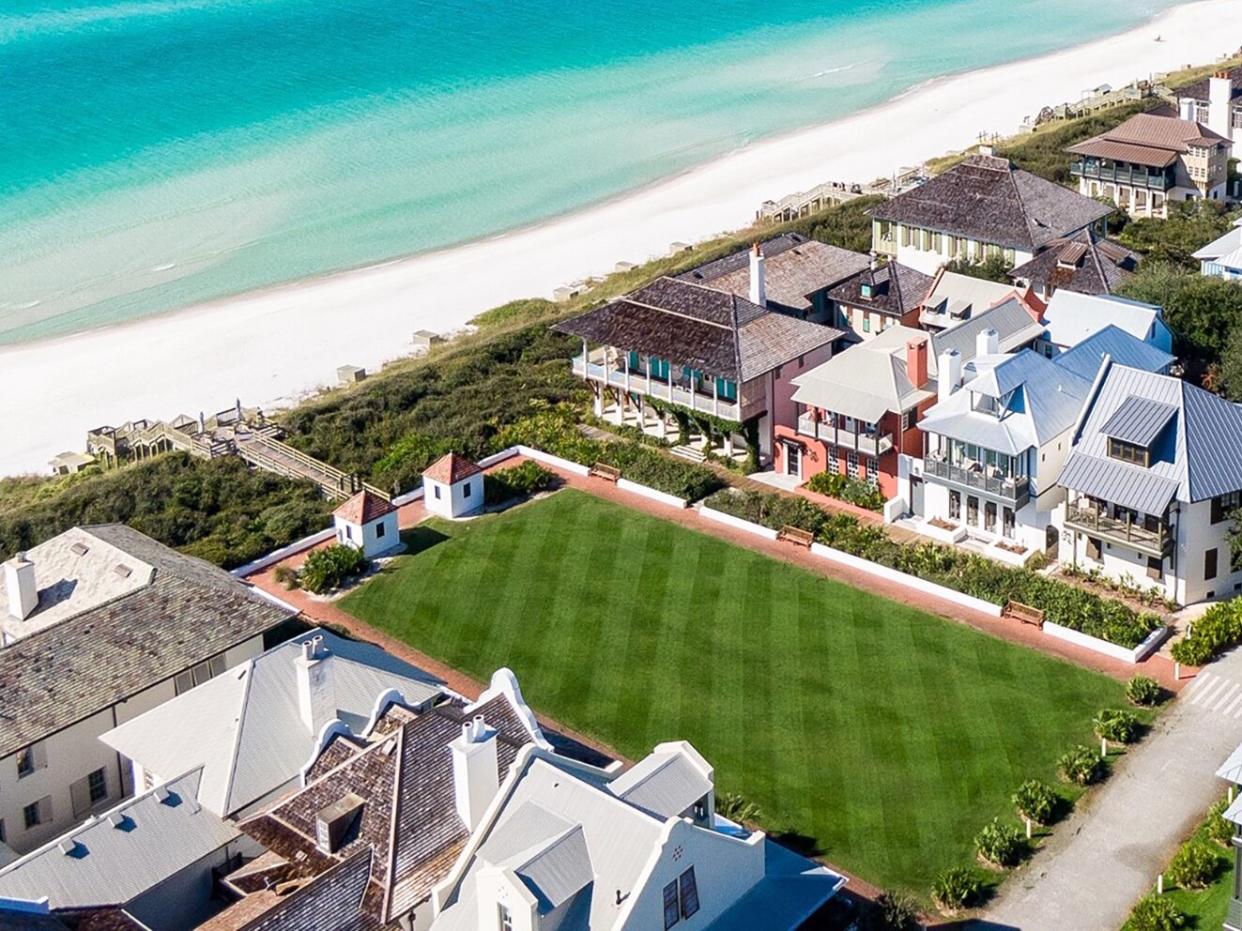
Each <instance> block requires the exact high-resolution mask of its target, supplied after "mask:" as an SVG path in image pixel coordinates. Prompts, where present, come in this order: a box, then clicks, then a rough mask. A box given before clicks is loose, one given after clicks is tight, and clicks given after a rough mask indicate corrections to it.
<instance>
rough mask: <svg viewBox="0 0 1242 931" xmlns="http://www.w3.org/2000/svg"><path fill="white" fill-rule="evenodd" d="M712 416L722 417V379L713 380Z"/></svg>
mask: <svg viewBox="0 0 1242 931" xmlns="http://www.w3.org/2000/svg"><path fill="white" fill-rule="evenodd" d="M712 416H713V417H719V416H720V379H719V378H713V379H712Z"/></svg>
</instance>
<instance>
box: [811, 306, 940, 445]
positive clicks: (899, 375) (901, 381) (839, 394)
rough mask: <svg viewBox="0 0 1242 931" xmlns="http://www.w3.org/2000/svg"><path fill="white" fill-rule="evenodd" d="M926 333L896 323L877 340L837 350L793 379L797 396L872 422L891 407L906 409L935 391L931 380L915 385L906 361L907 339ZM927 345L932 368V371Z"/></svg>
mask: <svg viewBox="0 0 1242 931" xmlns="http://www.w3.org/2000/svg"><path fill="white" fill-rule="evenodd" d="M927 338H928V336H927V334H926V333H924V332H923V331H922V330H915V329H912V328H910V327H905V326H893V327H889V328H888V329H886V330H885V331H884V332H883V333H881V334H879V335H878V336H876V337H875V338H874V339H870V340H867V341H866V342H863V343H859V344H858V345H856V346H852V347H850V348H849V349H847V350H845V351H844V352H841V353H838V354H837V355H835V356H833V357H832V358H831V359H829V360H828V361H827V362H824V363H823V364H822V365H817V366H815V368H813V369H811V370H810V371H809V372H803V373H802V374H801V375H799V376H798V377H796V378H795V379H793V383H794V385H795V386H796V388H797V390H796V391H795V392H794V395H793V399H794V400H795V401H798V402H800V403H802V404H809V405H811V406H812V407H818V408H820V409H822V410H830V411H835V412H836V413H839V414H845V415H846V416H847V417H855V418H857V419H859V420H864V421H867V422H869V423H875V422H877V421H878V420H879V419H880V418H881V417H883V416H884V414H885V413H886V412H888V411H904V410H908V409H909V408H911V407H913V406H914V405H915V404H918V403H919V402H920V401H923V400H926V399H927V398H930V397H931V396H932V395H933V394H935V393H936V383H935V381H934V380H930V379H929V380H928V382H927V383H926V384H924V385H923V386H922V387H915V386H914V385H913V384H912V383H911V381H910V378H909V372H908V371H907V366H906V361H907V360H906V344H907V343H908V342H909V341H910V340H912V339H919V340H926V339H927ZM931 355H932V350H931V347H930V346H929V347H928V372H929V374H930V372H931V371H932V368H933V363H932V360H931V358H930V357H931Z"/></svg>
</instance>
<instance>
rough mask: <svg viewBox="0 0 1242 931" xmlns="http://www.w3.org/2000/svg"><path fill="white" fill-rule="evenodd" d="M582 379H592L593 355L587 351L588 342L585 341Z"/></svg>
mask: <svg viewBox="0 0 1242 931" xmlns="http://www.w3.org/2000/svg"><path fill="white" fill-rule="evenodd" d="M582 377H583V378H590V377H591V353H590V351H589V350H588V349H587V341H586V340H585V339H583V341H582Z"/></svg>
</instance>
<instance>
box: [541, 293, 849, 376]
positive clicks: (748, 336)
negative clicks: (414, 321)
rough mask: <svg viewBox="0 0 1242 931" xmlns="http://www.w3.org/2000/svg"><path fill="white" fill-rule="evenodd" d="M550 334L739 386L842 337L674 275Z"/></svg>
mask: <svg viewBox="0 0 1242 931" xmlns="http://www.w3.org/2000/svg"><path fill="white" fill-rule="evenodd" d="M552 329H554V330H557V331H558V332H561V333H568V334H569V335H570V336H577V337H580V338H582V339H586V340H590V341H591V342H595V343H602V344H603V345H606V346H614V347H616V348H618V349H621V350H623V351H627V352H638V353H641V354H642V355H652V356H657V357H659V358H661V359H667V360H668V361H669V362H671V363H672V364H673V365H683V366H689V367H691V368H693V369H697V370H699V371H702V372H703V373H704V374H706V375H707V376H709V377H715V378H728V379H731V380H734V381H737V382H744V381H749V380H750V379H752V378H756V377H758V376H760V375H764V374H766V373H767V372H770V371H772V370H773V369H775V368H778V367H779V366H781V365H783V364H784V363H786V362H788V361H790V360H791V359H796V358H797V357H798V356H800V355H803V354H805V353H808V352H811V351H812V350H815V349H818V348H820V347H821V346H827V345H829V344H830V343H832V342H833V341H834V340H837V339H839V338H840V337H841V336H843V335H844V334H843V333H842V332H841V331H840V330H837V329H833V328H832V327H827V326H821V325H820V324H817V323H809V322H807V321H805V320H801V319H799V318H797V317H792V316H789V315H787V314H781V313H777V312H775V311H770V310H767V309H765V308H763V307H760V306H758V305H757V304H752V303H751V302H750V301H748V300H745V299H744V298H740V297H738V296H736V295H734V294H726V293H724V292H723V291H716V290H714V289H712V288H709V287H705V286H702V285H696V284H690V283H689V282H686V281H681V280H678V279H676V278H659V279H657V280H655V281H653V282H652V283H651V284H649V285H647V286H646V287H643V288H640V289H639V290H637V291H634V292H633V293H631V294H629V295H627V296H625V297H622V298H618V299H617V300H614V301H610V302H609V303H607V304H605V305H604V306H603V307H598V308H596V309H595V310H590V311H587V312H586V313H584V314H580V315H579V316H577V317H571V318H570V319H569V320H564V321H562V322H560V323H558V324H556V325H555V326H553V327H552Z"/></svg>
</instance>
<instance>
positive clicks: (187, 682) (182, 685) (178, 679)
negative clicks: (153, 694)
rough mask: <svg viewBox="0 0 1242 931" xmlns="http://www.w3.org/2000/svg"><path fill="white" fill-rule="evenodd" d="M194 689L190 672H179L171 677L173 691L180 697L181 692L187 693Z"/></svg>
mask: <svg viewBox="0 0 1242 931" xmlns="http://www.w3.org/2000/svg"><path fill="white" fill-rule="evenodd" d="M192 688H194V677H193V676H192V675H191V674H190V670H188V669H187V670H186V671H185V672H179V673H177V675H176V676H174V677H173V690H174V691H175V692H176V693H177V694H178V695H180V694H181V693H182V692H188V691H190V689H192Z"/></svg>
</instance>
